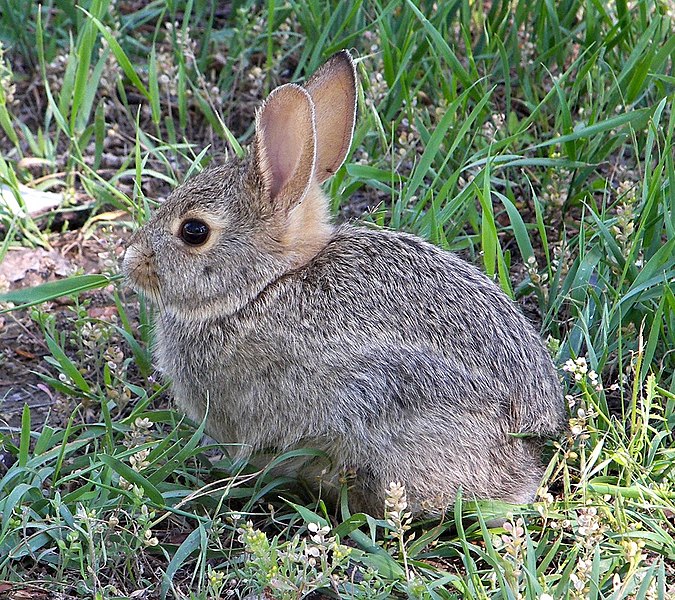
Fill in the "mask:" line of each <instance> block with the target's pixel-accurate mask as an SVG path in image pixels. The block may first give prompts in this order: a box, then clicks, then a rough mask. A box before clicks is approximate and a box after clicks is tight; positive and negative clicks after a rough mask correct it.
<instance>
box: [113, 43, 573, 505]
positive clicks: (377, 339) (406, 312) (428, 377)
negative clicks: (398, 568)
mask: <svg viewBox="0 0 675 600" xmlns="http://www.w3.org/2000/svg"><path fill="white" fill-rule="evenodd" d="M355 117H356V75H355V69H354V63H353V61H352V58H351V56H350V55H349V53H348V52H346V51H343V52H339V53H338V54H336V55H334V56H333V57H331V58H330V59H329V60H328V62H327V63H326V64H324V65H323V66H322V67H321V68H320V69H319V70H318V71H317V72H316V73H315V74H314V75H313V76H312V77H311V78H310V79H309V81H307V83H306V84H305V85H304V86H299V85H294V84H287V85H283V86H281V87H278V88H277V89H275V90H274V91H273V92H272V93H271V94H270V95H269V98H268V99H267V101H266V102H265V103H264V104H263V106H262V108H261V109H260V110H259V111H258V113H257V117H256V132H255V139H254V142H253V146H252V152H251V154H250V156H249V157H247V158H245V159H231V160H229V162H227V163H226V164H223V165H220V166H213V167H210V168H208V169H206V170H204V171H203V172H202V173H200V174H198V175H196V176H195V177H193V178H192V179H190V180H189V181H187V182H186V183H184V184H183V185H181V186H180V187H178V188H177V189H176V190H175V191H174V192H173V193H172V194H171V196H170V197H169V198H168V200H166V202H164V204H162V205H161V206H160V207H159V208H158V209H157V211H156V213H155V214H154V216H153V217H152V219H151V220H150V221H149V222H148V223H147V224H146V225H145V226H144V227H142V228H141V229H139V230H138V231H137V232H135V234H134V235H133V237H132V239H131V243H130V245H129V247H128V249H127V251H126V255H125V259H124V271H125V274H126V276H127V278H128V281H129V282H130V284H131V286H132V287H133V288H135V289H136V290H137V291H139V292H141V293H142V294H144V295H145V296H147V297H148V298H149V299H150V300H151V301H152V303H153V304H154V305H155V306H156V308H157V321H156V326H157V330H156V342H155V348H154V352H155V357H156V360H157V363H158V366H159V368H160V369H161V371H162V372H163V373H164V374H165V375H166V376H167V377H168V378H169V379H170V380H171V381H172V382H173V393H174V395H175V398H176V401H177V403H178V406H179V407H180V408H181V409H182V410H183V411H184V412H185V413H187V415H188V416H189V417H191V418H192V419H194V420H195V421H200V420H201V419H202V418H203V417H204V415H205V411H206V410H207V404H208V407H209V408H208V417H207V431H208V433H209V435H211V436H212V437H214V438H216V439H218V440H220V441H222V442H228V443H233V444H237V445H240V446H239V447H240V448H241V450H240V451H239V452H240V453H244V452H258V451H262V450H266V451H274V452H282V451H286V450H289V449H293V448H298V447H309V448H318V449H320V450H323V451H324V452H325V453H326V454H327V455H328V457H329V458H330V466H329V468H328V470H327V471H326V469H325V464H321V462H320V461H309V462H305V463H302V464H290V463H289V464H288V465H286V466H285V467H284V465H282V469H283V468H285V469H286V471H287V472H289V473H288V474H292V475H297V476H299V477H302V478H304V479H306V480H307V481H309V483H310V484H313V485H314V486H317V485H318V479H319V478H320V477H321V478H322V486H323V489H324V490H326V489H327V488H329V489H330V488H331V483H332V484H333V485H332V489H335V488H336V487H337V481H338V478H339V476H340V474H341V473H343V472H345V471H346V470H353V471H355V472H356V478H355V482H354V485H353V487H352V489H351V491H350V503H351V507H352V509H358V510H367V511H371V512H374V513H381V511H382V507H383V502H384V491H385V488H386V487H387V486H388V484H389V483H390V482H392V481H399V482H401V483H403V484H405V486H406V490H407V493H408V501H409V506H410V508H411V509H412V510H413V511H414V512H416V513H417V512H422V511H432V512H438V511H441V510H443V509H444V507H446V506H447V505H448V504H450V503H452V502H453V500H454V498H455V495H456V492H457V490H458V489H459V488H461V489H462V491H463V494H464V496H465V497H471V498H490V499H503V500H506V501H510V502H517V503H520V502H528V501H531V500H532V498H533V496H534V494H535V493H536V490H537V487H538V485H539V483H540V479H541V476H542V472H543V467H542V464H541V457H540V451H541V444H542V442H541V440H542V438H546V437H549V436H555V435H556V434H558V433H559V432H560V431H561V430H562V429H563V428H564V424H565V410H564V405H563V397H562V393H561V388H560V384H559V381H558V377H557V373H556V370H555V368H554V366H553V364H552V362H551V360H550V358H549V356H548V354H547V352H546V350H545V348H544V346H543V344H542V342H541V339H540V337H539V336H538V334H537V333H536V332H535V331H534V329H533V328H532V326H531V325H530V324H529V323H528V322H527V321H526V320H525V318H524V317H523V315H522V314H521V313H520V312H519V311H518V309H517V308H516V307H515V306H514V304H513V303H512V301H511V300H510V299H509V298H508V297H507V296H506V295H505V294H504V293H502V291H501V290H500V289H499V288H498V287H497V286H496V285H495V284H494V283H493V282H492V281H490V280H489V279H488V278H487V277H486V276H485V275H483V274H482V273H481V272H480V271H479V270H478V269H476V268H475V267H473V266H471V265H470V264H468V263H466V262H465V261H463V260H461V259H459V258H458V257H456V256H455V255H453V254H451V253H449V252H445V251H443V250H441V249H440V248H437V247H435V246H433V245H431V244H429V243H427V242H425V241H423V240H422V239H420V238H417V237H415V236H412V235H408V234H405V233H400V232H394V231H382V230H375V229H369V228H365V227H354V226H352V225H340V226H333V225H332V224H331V219H330V214H329V202H328V199H327V198H326V197H325V195H324V194H323V193H322V191H321V189H320V187H319V186H320V184H321V183H323V182H324V181H325V180H327V179H328V178H329V177H330V176H331V175H332V174H333V173H335V171H336V170H337V169H338V168H339V167H340V165H342V163H343V161H344V160H345V157H346V155H347V152H348V150H349V146H350V144H351V140H352V135H353V130H354V121H355ZM511 434H525V435H516V436H514V435H511ZM322 469H323V473H322Z"/></svg>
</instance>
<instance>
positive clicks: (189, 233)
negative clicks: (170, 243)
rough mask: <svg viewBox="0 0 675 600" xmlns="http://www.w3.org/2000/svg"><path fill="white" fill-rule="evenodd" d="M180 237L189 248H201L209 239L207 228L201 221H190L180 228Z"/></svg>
mask: <svg viewBox="0 0 675 600" xmlns="http://www.w3.org/2000/svg"><path fill="white" fill-rule="evenodd" d="M180 237H181V238H182V240H183V241H184V242H185V243H186V244H190V246H201V245H202V244H203V243H204V242H206V240H207V238H208V237H209V226H208V225H207V224H206V223H204V222H203V221H197V220H196V219H190V220H189V221H185V223H183V225H182V226H181V228H180Z"/></svg>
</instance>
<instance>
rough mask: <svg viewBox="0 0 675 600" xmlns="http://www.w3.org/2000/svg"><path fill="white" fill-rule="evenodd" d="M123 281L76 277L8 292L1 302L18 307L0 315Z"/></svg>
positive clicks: (4, 311) (1, 295) (115, 276)
mask: <svg viewBox="0 0 675 600" xmlns="http://www.w3.org/2000/svg"><path fill="white" fill-rule="evenodd" d="M121 279H122V276H121V275H112V276H108V275H76V276H75V277H67V278H66V279H59V280H58V281H50V282H49V283H43V284H42V285H38V286H35V287H30V288H24V289H20V290H14V291H11V292H6V293H4V294H0V302H12V303H14V304H16V305H17V306H15V307H14V308H11V309H5V310H2V311H0V314H2V313H6V312H9V311H10V310H18V309H22V308H28V307H29V306H34V305H36V304H41V303H42V302H48V301H49V300H54V299H56V298H60V297H61V296H69V295H71V294H79V293H80V292H86V291H87V290H94V289H98V288H102V287H105V286H106V285H108V284H110V283H113V282H115V281H119V280H121Z"/></svg>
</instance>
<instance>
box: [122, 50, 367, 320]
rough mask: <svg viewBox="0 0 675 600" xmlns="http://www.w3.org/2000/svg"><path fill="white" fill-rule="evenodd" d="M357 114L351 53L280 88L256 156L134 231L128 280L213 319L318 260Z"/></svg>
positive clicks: (202, 178) (199, 180) (267, 110)
mask: <svg viewBox="0 0 675 600" xmlns="http://www.w3.org/2000/svg"><path fill="white" fill-rule="evenodd" d="M355 117H356V75H355V69H354V63H353V61H352V58H351V56H350V55H349V53H348V52H347V51H342V52H339V53H338V54H335V55H334V56H333V57H331V58H330V59H329V60H328V61H327V62H326V63H325V64H324V65H323V66H322V67H321V68H320V69H319V70H318V71H317V72H316V73H315V74H314V75H313V76H312V77H311V78H310V79H309V80H308V81H307V83H306V84H305V85H304V86H299V85H295V84H286V85H282V86H280V87H278V88H277V89H275V90H274V91H273V92H272V93H271V94H270V95H269V97H268V99H267V100H266V101H265V103H264V104H263V106H262V107H261V108H260V109H259V110H258V112H257V115H256V131H255V138H254V141H253V144H252V151H251V153H250V155H249V156H248V157H246V158H244V159H232V160H230V161H229V162H227V163H225V164H223V165H219V166H215V167H210V168H208V169H206V170H204V171H203V172H201V173H200V174H198V175H196V176H195V177H193V178H192V179H190V180H189V181H187V182H186V183H184V184H183V185H181V186H180V187H178V188H177V189H176V190H175V191H174V192H173V193H172V194H171V195H170V196H169V198H168V199H167V200H166V201H165V202H164V203H163V204H162V205H161V206H160V207H159V208H158V209H157V211H156V213H155V214H154V215H153V217H152V218H151V219H150V221H149V222H148V223H147V224H146V225H145V226H144V227H142V228H140V229H139V230H138V231H136V232H135V233H134V235H133V236H132V238H131V242H130V245H129V247H128V248H127V251H126V253H125V257H124V263H123V271H124V273H125V275H126V277H127V280H128V282H129V283H130V284H131V286H132V287H133V288H134V289H136V290H137V291H139V292H141V293H143V294H144V295H146V296H147V297H148V298H149V299H150V300H151V301H152V302H153V303H154V304H156V305H157V306H158V307H159V308H160V309H162V310H167V311H171V312H173V313H176V314H182V315H186V316H190V317H193V318H203V317H205V316H216V315H223V314H232V313H234V312H236V311H237V310H239V309H240V308H241V307H242V306H244V305H245V304H247V303H248V302H249V301H250V300H251V299H253V298H255V297H256V296H257V295H258V294H260V293H261V292H262V291H263V290H264V289H265V287H266V286H267V285H268V284H269V283H270V282H271V281H273V280H274V279H276V278H278V277H279V276H280V275H282V274H283V273H285V272H287V271H289V270H292V269H294V268H297V267H299V266H301V265H303V264H305V263H306V262H308V261H309V260H310V259H311V258H312V257H313V256H314V255H316V253H318V252H319V251H320V250H321V249H322V248H323V247H324V246H325V244H326V243H327V242H328V240H329V238H330V236H331V233H332V227H331V225H330V222H329V209H328V202H327V199H326V198H325V197H324V196H323V194H322V192H321V189H320V187H319V186H320V184H321V183H322V182H324V181H325V180H326V179H328V178H329V177H330V176H331V175H332V174H333V173H335V171H336V170H337V169H338V168H339V167H340V166H341V165H342V163H343V162H344V159H345V157H346V155H347V152H348V150H349V146H350V144H351V140H352V135H353V131H354V122H355Z"/></svg>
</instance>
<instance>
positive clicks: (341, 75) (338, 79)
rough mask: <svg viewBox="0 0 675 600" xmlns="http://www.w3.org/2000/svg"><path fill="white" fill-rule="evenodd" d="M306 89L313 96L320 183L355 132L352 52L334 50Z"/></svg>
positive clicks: (342, 155)
mask: <svg viewBox="0 0 675 600" xmlns="http://www.w3.org/2000/svg"><path fill="white" fill-rule="evenodd" d="M305 89H306V90H307V91H308V92H309V94H310V96H312V100H313V101H314V110H315V111H316V112H315V114H316V170H315V173H314V175H315V176H316V180H317V181H318V182H319V183H323V182H324V181H326V179H328V178H329V177H330V176H331V175H333V174H334V173H335V171H337V170H338V169H339V168H340V166H341V165H342V163H343V162H344V160H345V158H346V157H347V152H349V147H350V146H351V144H352V137H353V136H354V123H355V122H356V67H355V66H354V60H353V59H352V56H351V54H349V52H348V51H347V50H342V51H341V52H338V53H336V54H333V56H331V57H330V58H329V59H328V60H327V61H326V62H325V63H324V64H323V65H322V66H321V67H319V68H318V69H317V70H316V72H315V73H314V75H312V76H311V77H310V78H309V80H308V81H307V83H305Z"/></svg>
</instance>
